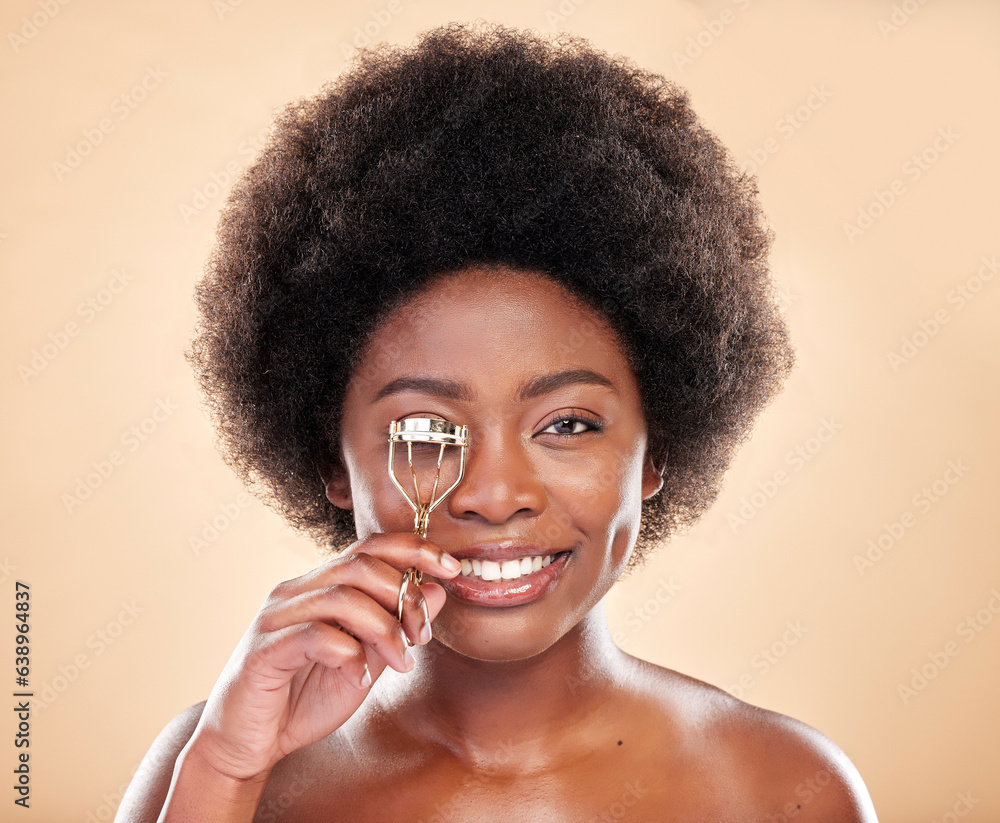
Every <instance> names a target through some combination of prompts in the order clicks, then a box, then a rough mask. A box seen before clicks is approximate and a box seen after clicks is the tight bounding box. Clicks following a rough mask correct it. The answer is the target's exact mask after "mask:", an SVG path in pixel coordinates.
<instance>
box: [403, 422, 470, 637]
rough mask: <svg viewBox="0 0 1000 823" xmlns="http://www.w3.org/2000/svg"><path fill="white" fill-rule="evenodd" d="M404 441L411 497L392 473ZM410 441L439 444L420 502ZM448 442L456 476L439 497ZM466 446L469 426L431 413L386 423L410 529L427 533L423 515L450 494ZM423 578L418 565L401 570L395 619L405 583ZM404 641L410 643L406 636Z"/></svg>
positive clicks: (417, 582)
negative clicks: (410, 512)
mask: <svg viewBox="0 0 1000 823" xmlns="http://www.w3.org/2000/svg"><path fill="white" fill-rule="evenodd" d="M397 443H405V444H406V459H407V463H408V464H409V467H410V476H411V477H412V479H413V497H410V493H409V492H408V491H407V490H406V488H405V487H404V486H403V484H402V483H400V482H399V480H398V478H397V477H396V470H395V458H396V444H397ZM414 443H435V444H438V445H440V449H439V450H438V457H437V465H436V467H435V471H434V484H433V486H432V487H431V494H430V497H429V498H428V500H427V502H426V503H424V501H423V497H422V496H421V494H420V484H419V482H418V480H417V471H416V469H415V468H414V467H413V444H414ZM448 446H457V447H458V450H459V462H458V477H456V478H455V482H454V483H452V484H451V485H450V486H449V487H448V488H447V489H446V490H445V491H444V492H442V494H441V495H440V496H439V497H435V495H437V492H438V485H439V484H440V482H441V461H442V459H444V450H445V449H446V448H447V447H448ZM468 446H469V427H468V426H458V425H456V424H454V423H449V422H448V421H447V420H438V419H436V418H433V417H407V418H406V419H405V420H393V421H392V422H391V423H390V424H389V478H390V479H391V480H392V482H393V485H395V487H396V488H397V489H399V490H400V492H402V494H403V497H405V498H406V502H407V503H409V504H410V508H411V509H413V533H414V534H419V535H420V536H421V537H427V519H428V517H430V513H431V512H432V511H434V509H436V508H437V507H438V506H439V505H441V503H442V502H443V501H444V499H445V498H446V497H447V496H448V495H449V494H451V493H452V492H453V491H454V490H455V488H456V487H457V486H458V484H459V483H461V482H462V477H463V476H464V475H465V453H466V450H467V449H468ZM422 580H423V572H421V571H420V570H419V569H415V568H412V567H411V568H409V569H407V570H406V571H405V572H404V573H403V584H402V585H401V586H400V588H399V601H398V603H397V606H396V619H397V620H399V621H400V622H402V620H403V597H404V595H405V594H406V589H407V586H408V585H409V584H410V582H411V581H412V582H413V583H414V584H415V585H417V586H419V585H420V583H421V581H422ZM406 642H407V645H413V644H412V643H410V641H409V640H407V641H406Z"/></svg>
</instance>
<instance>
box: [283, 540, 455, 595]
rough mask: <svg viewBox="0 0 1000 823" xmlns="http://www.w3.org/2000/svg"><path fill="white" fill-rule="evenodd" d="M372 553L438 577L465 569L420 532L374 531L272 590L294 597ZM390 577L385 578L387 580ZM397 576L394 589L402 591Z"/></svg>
mask: <svg viewBox="0 0 1000 823" xmlns="http://www.w3.org/2000/svg"><path fill="white" fill-rule="evenodd" d="M361 555H369V556H371V557H374V558H377V559H379V560H381V561H382V562H383V563H385V564H386V565H387V566H390V567H392V568H394V569H396V570H397V571H398V572H399V573H400V574H402V572H403V571H405V570H406V569H408V568H410V567H413V568H416V569H419V570H420V571H422V572H424V573H426V574H430V575H433V576H434V577H437V578H444V579H450V578H452V577H455V576H456V575H457V574H459V572H461V570H462V564H461V563H459V562H458V560H456V559H455V558H454V557H452V556H451V555H449V554H448V553H447V552H445V551H444V550H442V549H441V548H439V547H438V546H436V545H435V544H434V543H431V542H430V541H429V540H426V539H425V538H423V537H420V535H417V534H399V533H393V534H374V535H371V536H370V537H368V538H365V539H364V540H359V541H358V542H356V543H354V544H353V545H351V546H349V547H348V548H346V549H344V551H343V552H341V554H339V555H338V556H337V557H335V558H333V559H332V560H330V561H328V562H327V563H324V564H323V565H322V566H318V567H317V568H315V569H313V570H312V571H310V572H307V573H306V574H304V575H302V576H301V577H297V578H295V579H294V580H289V581H286V582H285V583H282V584H281V585H280V586H279V587H277V588H276V589H275V591H274V592H273V593H272V594H276V595H278V596H282V597H294V596H295V595H297V594H301V593H302V592H303V591H306V590H307V589H313V588H316V587H318V586H324V585H326V586H329V585H332V584H333V583H337V582H340V578H339V576H338V575H339V571H338V570H339V569H341V568H343V567H345V566H348V567H349V566H350V565H351V563H352V561H353V558H355V557H358V556H361ZM388 579H389V578H386V580H387V581H388ZM399 580H400V578H396V581H395V589H396V592H397V593H398V591H399Z"/></svg>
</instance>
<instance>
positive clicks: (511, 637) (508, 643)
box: [427, 604, 566, 663]
mask: <svg viewBox="0 0 1000 823" xmlns="http://www.w3.org/2000/svg"><path fill="white" fill-rule="evenodd" d="M516 610H517V607H514V608H511V609H506V610H505V611H507V612H514V611H516ZM450 611H451V610H450V609H449V608H448V604H445V607H444V609H442V610H441V613H440V614H439V615H438V617H437V619H436V620H435V621H434V640H436V641H437V643H438V644H440V647H444V649H447V650H449V651H452V652H454V653H455V654H457V655H460V656H462V657H466V658H469V659H471V660H480V661H484V662H494V663H498V662H513V661H516V660H527V659H529V658H532V657H536V656H537V655H540V654H542V653H543V652H545V651H546V650H548V649H549V648H550V647H551V646H552V645H553V644H554V643H556V642H557V641H558V640H559V639H560V638H561V637H562V636H563V635H564V634H565V633H566V632H565V631H564V632H557V631H554V630H553V627H552V624H551V622H550V621H545V622H546V623H548V630H547V631H544V632H543V631H539V630H538V627H537V626H536V625H532V623H537V620H534V621H531V622H530V623H529V622H528V621H527V620H526V619H517V617H516V616H515V615H513V614H507V615H504V619H501V620H497V617H498V615H497V614H496V612H497V611H498V610H496V609H488V610H484V611H486V612H488V613H487V614H484V615H483V617H482V619H481V620H479V619H475V618H469V619H459V620H456V619H454V616H453V615H452V614H449V612H450ZM427 651H428V652H431V649H430V648H428V649H427ZM439 651H443V649H440V648H439Z"/></svg>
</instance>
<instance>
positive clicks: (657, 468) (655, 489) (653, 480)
mask: <svg viewBox="0 0 1000 823" xmlns="http://www.w3.org/2000/svg"><path fill="white" fill-rule="evenodd" d="M666 468H667V455H666V452H664V453H663V455H662V457H661V459H660V460H658V461H654V460H653V456H652V455H650V454H647V455H646V460H645V462H644V463H643V465H642V499H643V500H649V499H650V498H651V497H655V496H656V495H657V494H658V493H659V491H660V489H662V488H663V472H664V470H665V469H666Z"/></svg>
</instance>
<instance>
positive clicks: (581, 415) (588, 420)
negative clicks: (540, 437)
mask: <svg viewBox="0 0 1000 823" xmlns="http://www.w3.org/2000/svg"><path fill="white" fill-rule="evenodd" d="M557 423H570V424H576V423H584V424H585V425H587V426H589V428H588V429H587V430H586V431H582V432H566V433H561V434H560V433H559V432H552V434H556V435H558V436H559V437H579V436H580V435H581V434H587V433H588V432H599V431H601V429H603V428H604V426H603V424H602V423H601V420H600V418H599V417H597V416H596V415H593V414H590V413H589V412H585V411H582V410H580V409H571V410H570V411H569V412H568V413H567V412H560V413H559V414H556V415H553V416H552V417H550V418H549V420H548V422H546V424H545V425H544V426H543V427H542V430H541V431H540V432H539V434H544V433H545V432H546V431H547V430H548V429H550V428H552V427H553V426H555V425H556V424H557Z"/></svg>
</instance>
